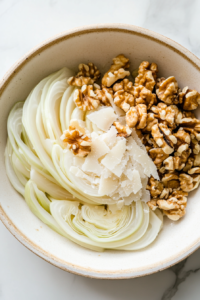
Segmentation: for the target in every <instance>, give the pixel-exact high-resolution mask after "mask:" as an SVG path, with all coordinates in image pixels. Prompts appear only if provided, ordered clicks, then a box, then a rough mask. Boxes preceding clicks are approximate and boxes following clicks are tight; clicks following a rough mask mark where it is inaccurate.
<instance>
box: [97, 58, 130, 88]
mask: <svg viewBox="0 0 200 300" xmlns="http://www.w3.org/2000/svg"><path fill="white" fill-rule="evenodd" d="M129 66H130V64H129V59H128V58H126V57H125V56H124V55H123V54H120V55H118V56H117V57H115V58H113V64H112V65H111V67H110V69H109V70H108V71H107V72H106V73H105V74H104V76H103V78H102V84H103V85H104V86H107V87H110V86H111V85H112V84H113V83H115V82H116V81H117V80H119V79H123V78H125V77H126V76H129V75H130V72H129V71H126V70H125V69H127V68H129Z"/></svg>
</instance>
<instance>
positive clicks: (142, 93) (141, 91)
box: [134, 85, 157, 109]
mask: <svg viewBox="0 0 200 300" xmlns="http://www.w3.org/2000/svg"><path fill="white" fill-rule="evenodd" d="M134 98H135V103H136V105H137V104H146V105H147V109H150V108H151V106H152V105H154V104H156V103H157V99H156V94H153V93H152V92H151V91H150V90H148V89H147V88H145V87H144V86H142V85H139V86H137V87H135V89H134Z"/></svg>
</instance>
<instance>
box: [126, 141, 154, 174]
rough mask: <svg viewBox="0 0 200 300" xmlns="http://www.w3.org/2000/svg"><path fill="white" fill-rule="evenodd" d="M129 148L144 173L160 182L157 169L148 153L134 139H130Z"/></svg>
mask: <svg viewBox="0 0 200 300" xmlns="http://www.w3.org/2000/svg"><path fill="white" fill-rule="evenodd" d="M127 148H128V149H129V152H130V154H131V157H132V159H133V160H136V161H137V162H138V163H139V164H141V166H142V167H143V169H144V173H145V174H146V175H147V176H148V177H150V176H151V175H152V176H153V177H154V178H155V179H158V180H159V176H158V172H157V168H156V166H155V164H154V162H153V161H152V159H151V158H150V157H149V156H148V154H147V153H146V151H144V150H143V149H141V148H140V147H139V146H138V145H137V144H136V142H135V141H134V139H133V138H132V137H129V138H128V145H127Z"/></svg>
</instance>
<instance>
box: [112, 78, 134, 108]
mask: <svg viewBox="0 0 200 300" xmlns="http://www.w3.org/2000/svg"><path fill="white" fill-rule="evenodd" d="M113 91H114V92H115V94H114V103H115V104H116V105H117V106H118V107H120V108H121V109H123V110H124V111H125V112H127V111H128V110H129V108H130V107H132V106H134V104H135V101H134V96H133V94H134V87H133V83H132V82H131V81H129V80H128V79H127V78H125V79H124V80H122V81H121V82H119V83H115V85H114V86H113Z"/></svg>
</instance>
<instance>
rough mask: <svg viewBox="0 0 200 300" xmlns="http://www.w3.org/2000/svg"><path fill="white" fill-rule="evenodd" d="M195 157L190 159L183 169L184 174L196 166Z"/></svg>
mask: <svg viewBox="0 0 200 300" xmlns="http://www.w3.org/2000/svg"><path fill="white" fill-rule="evenodd" d="M194 160H195V159H194V157H189V158H188V159H187V161H186V163H185V167H184V168H183V172H188V171H189V170H191V169H192V167H193V166H194Z"/></svg>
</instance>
